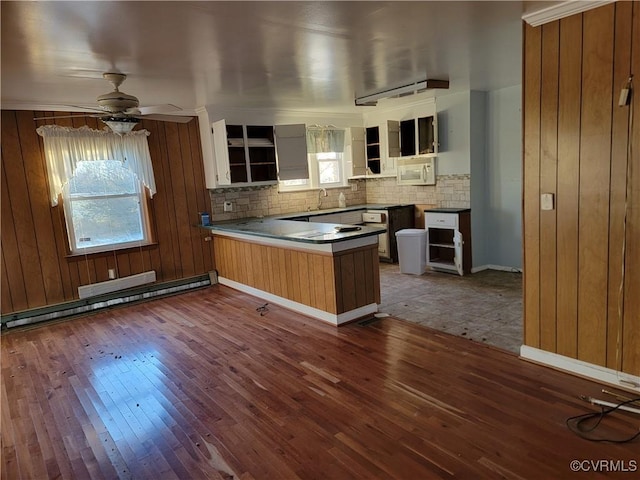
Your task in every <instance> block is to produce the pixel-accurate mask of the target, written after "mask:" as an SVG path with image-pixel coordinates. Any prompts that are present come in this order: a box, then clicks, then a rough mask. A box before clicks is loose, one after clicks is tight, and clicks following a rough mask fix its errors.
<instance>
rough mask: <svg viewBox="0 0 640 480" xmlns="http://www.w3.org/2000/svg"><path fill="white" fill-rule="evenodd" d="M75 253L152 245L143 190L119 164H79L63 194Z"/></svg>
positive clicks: (97, 162) (135, 178) (86, 162)
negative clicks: (149, 243) (148, 243)
mask: <svg viewBox="0 0 640 480" xmlns="http://www.w3.org/2000/svg"><path fill="white" fill-rule="evenodd" d="M63 199H64V209H65V217H66V221H67V231H68V233H69V243H70V247H71V252H72V253H90V252H98V251H104V250H111V249H113V248H126V247H131V246H134V245H139V244H140V243H147V242H148V241H149V227H148V224H149V221H148V216H147V209H146V198H145V194H144V188H143V187H142V185H141V182H140V181H139V180H138V178H137V177H136V175H135V174H134V173H133V172H132V171H131V170H130V169H128V168H127V167H125V166H124V165H123V164H122V162H120V161H118V160H92V161H80V162H78V164H77V166H76V171H75V175H74V176H73V177H72V178H71V179H70V181H69V182H68V183H67V185H66V186H65V188H64V192H63Z"/></svg>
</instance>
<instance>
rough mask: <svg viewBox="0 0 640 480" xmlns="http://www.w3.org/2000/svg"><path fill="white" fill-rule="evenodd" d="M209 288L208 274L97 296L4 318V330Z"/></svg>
mask: <svg viewBox="0 0 640 480" xmlns="http://www.w3.org/2000/svg"><path fill="white" fill-rule="evenodd" d="M209 285H211V280H210V278H209V275H208V274H206V275H199V276H197V277H192V278H186V279H181V280H174V281H170V282H164V283H155V284H150V285H143V286H140V287H134V288H128V289H125V290H119V291H117V292H111V293H105V294H101V295H95V296H92V297H88V298H84V299H81V300H74V301H72V302H67V303H61V304H57V305H50V306H47V307H41V308H34V309H31V310H25V311H22V312H16V313H11V314H8V315H3V316H2V328H12V327H17V326H20V325H29V324H32V323H37V322H44V321H47V320H55V319H61V318H65V317H71V316H75V315H80V314H83V313H88V312H93V311H96V310H100V309H104V308H109V307H113V306H116V305H122V304H126V303H131V302H138V301H142V300H147V299H150V298H155V297H161V296H165V295H173V294H176V293H180V292H184V291H187V290H193V289H197V288H203V287H207V286H209Z"/></svg>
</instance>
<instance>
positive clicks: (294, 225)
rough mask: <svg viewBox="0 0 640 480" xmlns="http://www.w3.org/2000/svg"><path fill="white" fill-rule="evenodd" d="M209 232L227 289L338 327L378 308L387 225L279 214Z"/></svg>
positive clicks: (220, 226) (219, 224) (219, 225)
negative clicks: (382, 237) (380, 246)
mask: <svg viewBox="0 0 640 480" xmlns="http://www.w3.org/2000/svg"><path fill="white" fill-rule="evenodd" d="M336 227H338V228H336ZM340 227H342V228H341V229H340ZM203 228H206V229H208V230H210V231H211V233H212V235H213V241H214V255H215V265H216V269H217V272H218V281H219V282H220V283H221V284H223V285H228V286H230V287H232V288H235V289H238V290H241V291H244V292H246V293H250V294H252V295H256V296H258V297H260V298H264V299H265V300H268V301H270V302H273V303H276V304H279V305H282V306H285V307H287V308H290V309H292V310H295V311H297V312H300V313H303V314H305V315H308V316H311V317H314V318H317V319H319V320H323V321H326V322H329V323H332V324H334V325H341V324H343V323H346V322H350V321H353V320H357V319H360V318H363V317H367V316H370V315H372V314H373V313H375V312H377V310H378V303H380V275H379V270H378V266H379V265H378V262H379V260H378V235H379V234H380V233H384V231H385V230H384V229H382V228H378V227H369V226H353V225H338V224H332V223H315V222H300V221H293V220H286V219H282V218H277V217H275V218H274V217H269V218H249V219H247V218H245V219H238V220H234V221H225V222H216V223H214V224H212V225H208V226H204V227H203Z"/></svg>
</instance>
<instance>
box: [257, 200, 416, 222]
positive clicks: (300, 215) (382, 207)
mask: <svg viewBox="0 0 640 480" xmlns="http://www.w3.org/2000/svg"><path fill="white" fill-rule="evenodd" d="M409 206H411V207H412V206H413V204H412V203H410V204H406V203H397V204H396V203H393V204H381V203H364V204H361V205H351V206H349V207H343V208H323V209H321V210H310V211H308V212H293V213H286V214H283V215H278V216H276V217H269V218H280V219H285V220H286V219H291V218H305V217H315V216H319V215H330V214H332V213H341V212H352V211H354V210H393V209H395V208H402V207H409Z"/></svg>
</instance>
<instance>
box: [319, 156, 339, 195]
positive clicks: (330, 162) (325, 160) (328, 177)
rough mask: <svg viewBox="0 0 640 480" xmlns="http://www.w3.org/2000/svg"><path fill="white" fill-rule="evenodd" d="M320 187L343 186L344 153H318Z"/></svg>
mask: <svg viewBox="0 0 640 480" xmlns="http://www.w3.org/2000/svg"><path fill="white" fill-rule="evenodd" d="M315 157H316V158H315V160H316V162H317V165H318V185H319V186H320V187H329V186H333V185H336V186H342V184H343V182H342V177H343V175H342V164H343V162H342V153H338V152H327V153H316V154H315Z"/></svg>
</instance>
